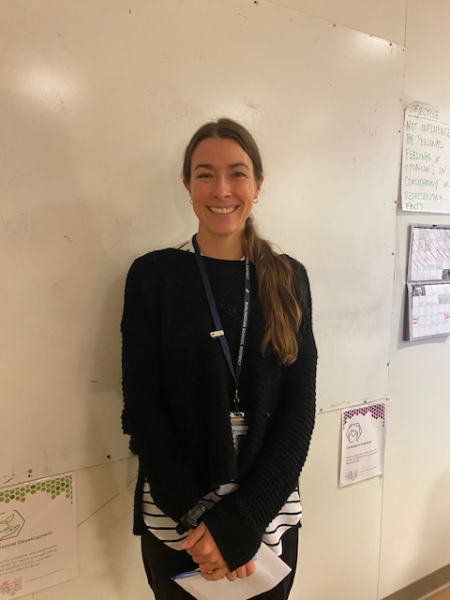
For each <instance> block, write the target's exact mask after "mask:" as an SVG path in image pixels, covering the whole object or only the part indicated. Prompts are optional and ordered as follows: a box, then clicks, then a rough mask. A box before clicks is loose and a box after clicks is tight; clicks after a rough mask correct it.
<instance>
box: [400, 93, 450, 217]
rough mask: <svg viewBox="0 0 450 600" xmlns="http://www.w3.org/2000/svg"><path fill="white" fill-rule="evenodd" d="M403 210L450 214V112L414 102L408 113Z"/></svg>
mask: <svg viewBox="0 0 450 600" xmlns="http://www.w3.org/2000/svg"><path fill="white" fill-rule="evenodd" d="M401 187H402V208H403V210H409V211H418V212H434V213H450V110H447V109H444V108H437V107H435V106H430V105H428V104H424V103H422V102H413V103H412V104H410V105H409V106H408V108H407V109H406V111H405V123H404V129H403V153H402V186H401Z"/></svg>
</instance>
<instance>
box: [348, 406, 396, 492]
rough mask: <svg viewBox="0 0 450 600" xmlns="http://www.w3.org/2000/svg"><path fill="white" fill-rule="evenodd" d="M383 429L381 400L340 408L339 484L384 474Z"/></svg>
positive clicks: (384, 410)
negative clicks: (350, 407) (349, 407)
mask: <svg viewBox="0 0 450 600" xmlns="http://www.w3.org/2000/svg"><path fill="white" fill-rule="evenodd" d="M385 430H386V405H385V403H384V402H380V403H377V404H370V405H364V406H361V407H359V408H352V409H350V410H343V411H342V451H341V474H340V479H339V485H340V486H341V487H344V486H346V485H351V484H352V483H357V482H358V481H363V480H364V479H370V478H371V477H376V476H377V475H381V474H382V473H383V462H384V443H385Z"/></svg>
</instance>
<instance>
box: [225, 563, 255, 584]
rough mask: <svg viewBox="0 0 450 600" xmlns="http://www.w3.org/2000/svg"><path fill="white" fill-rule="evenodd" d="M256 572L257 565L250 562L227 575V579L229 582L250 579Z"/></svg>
mask: <svg viewBox="0 0 450 600" xmlns="http://www.w3.org/2000/svg"><path fill="white" fill-rule="evenodd" d="M255 571H256V564H255V561H254V560H249V561H248V563H245V565H242V567H239V568H237V569H236V570H235V571H231V572H228V573H227V579H228V580H229V581H234V580H235V579H236V578H238V579H245V578H246V577H250V575H253V573H254V572H255Z"/></svg>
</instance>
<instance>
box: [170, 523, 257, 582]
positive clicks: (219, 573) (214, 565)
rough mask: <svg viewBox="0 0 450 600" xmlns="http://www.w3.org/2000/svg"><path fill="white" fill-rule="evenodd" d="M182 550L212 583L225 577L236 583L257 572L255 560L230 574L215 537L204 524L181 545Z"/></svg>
mask: <svg viewBox="0 0 450 600" xmlns="http://www.w3.org/2000/svg"><path fill="white" fill-rule="evenodd" d="M181 548H182V549H183V550H186V552H187V553H188V554H190V556H192V560H194V561H195V562H196V563H197V564H198V566H199V569H200V572H201V574H202V576H203V577H204V578H205V579H209V580H210V581H217V580H218V579H223V578H224V577H225V576H226V577H227V579H229V580H230V581H234V580H235V579H236V578H237V577H239V578H240V579H243V578H244V577H248V576H249V575H252V573H254V572H255V563H254V561H253V560H250V561H249V562H248V563H246V564H245V565H243V566H242V567H239V568H238V569H236V570H235V571H232V572H230V571H229V569H228V566H227V563H226V562H225V559H224V558H223V556H222V553H221V552H220V550H219V548H218V546H217V544H216V542H215V540H214V538H213V536H212V535H211V533H210V531H209V529H208V528H207V526H206V525H205V524H204V523H200V525H199V526H198V527H196V529H193V530H192V531H191V532H190V533H189V535H188V537H187V538H186V539H185V540H183V542H182V543H181Z"/></svg>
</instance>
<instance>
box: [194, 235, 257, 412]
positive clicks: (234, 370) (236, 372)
mask: <svg viewBox="0 0 450 600" xmlns="http://www.w3.org/2000/svg"><path fill="white" fill-rule="evenodd" d="M192 244H193V246H194V249H195V258H196V259H197V264H198V268H199V269H200V275H201V276H202V281H203V286H204V288H205V293H206V298H207V300H208V304H209V308H210V310H211V314H212V317H213V320H214V326H215V327H216V329H217V331H212V332H211V333H210V335H211V337H213V338H216V337H217V338H218V339H219V341H220V345H221V346H222V351H223V353H224V355H225V358H226V360H227V363H228V366H229V368H230V371H231V374H232V376H233V379H234V385H235V391H234V404H235V407H236V413H238V412H239V411H238V408H239V396H238V387H239V378H240V375H241V370H242V362H243V360H244V348H245V341H246V339H247V326H248V315H249V308H250V263H249V260H248V256H246V257H245V284H244V313H243V315H242V328H241V337H240V340H239V353H238V358H237V362H236V367H234V366H233V361H232V359H231V352H230V346H229V344H228V340H227V337H226V335H225V333H224V331H223V329H222V322H221V320H220V316H219V311H218V310H217V305H216V301H215V300H214V295H213V292H212V289H211V284H210V283H209V279H208V274H207V272H206V268H205V263H204V262H203V258H202V255H201V254H200V249H199V247H198V244H197V236H196V235H194V237H193V238H192Z"/></svg>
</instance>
